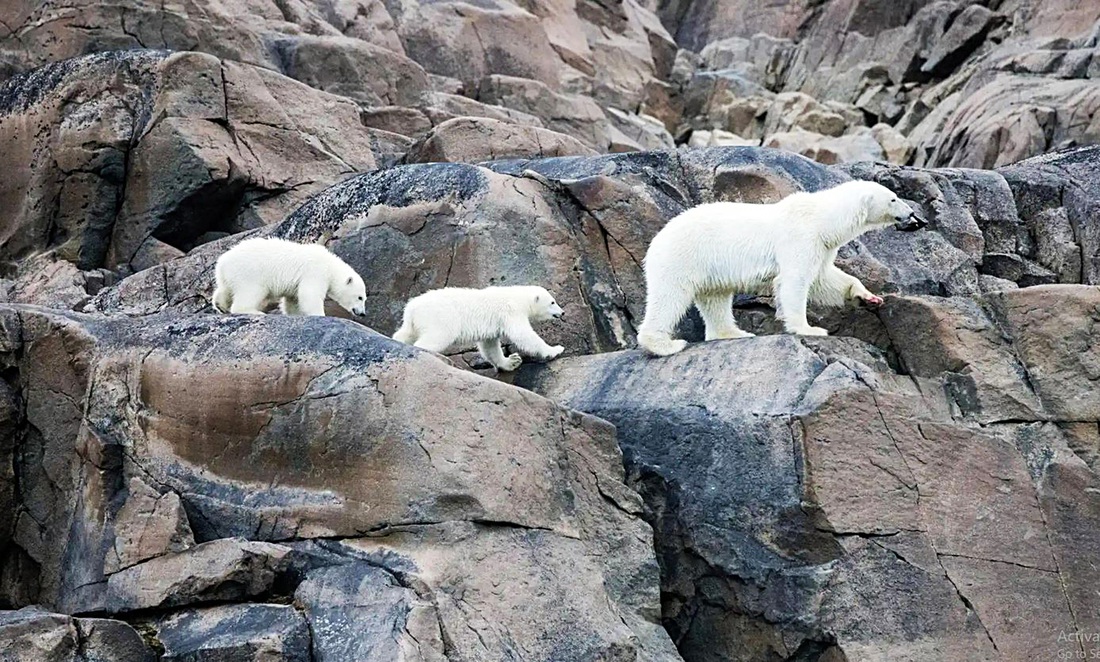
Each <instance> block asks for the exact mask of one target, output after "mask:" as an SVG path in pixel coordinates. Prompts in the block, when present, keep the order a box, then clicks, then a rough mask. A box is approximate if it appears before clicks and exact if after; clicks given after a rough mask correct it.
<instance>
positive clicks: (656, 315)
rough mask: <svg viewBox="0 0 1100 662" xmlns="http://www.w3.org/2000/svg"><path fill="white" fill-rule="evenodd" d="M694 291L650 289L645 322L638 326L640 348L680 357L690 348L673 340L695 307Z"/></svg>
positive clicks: (647, 296)
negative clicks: (677, 326) (683, 320)
mask: <svg viewBox="0 0 1100 662" xmlns="http://www.w3.org/2000/svg"><path fill="white" fill-rule="evenodd" d="M693 298H694V295H693V293H692V292H689V291H686V290H681V289H675V288H667V287H666V288H658V287H649V289H648V291H647V292H646V299H645V319H644V320H642V325H641V326H640V327H638V346H639V347H641V348H643V349H645V350H646V351H648V352H649V353H650V354H655V355H657V356H669V355H671V354H676V353H677V352H679V351H681V350H683V349H684V348H685V347H687V341H686V340H678V339H673V337H672V333H673V332H674V331H675V330H676V325H677V324H679V323H680V320H682V319H683V318H684V313H686V312H687V311H688V308H690V307H691V304H692V300H693Z"/></svg>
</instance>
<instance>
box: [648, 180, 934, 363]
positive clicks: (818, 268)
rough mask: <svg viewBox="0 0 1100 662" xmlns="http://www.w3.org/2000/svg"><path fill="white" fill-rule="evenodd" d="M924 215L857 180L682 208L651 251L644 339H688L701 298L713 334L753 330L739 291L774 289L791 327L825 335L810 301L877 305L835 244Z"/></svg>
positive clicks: (668, 343) (663, 350)
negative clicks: (809, 313)
mask: <svg viewBox="0 0 1100 662" xmlns="http://www.w3.org/2000/svg"><path fill="white" fill-rule="evenodd" d="M889 225H894V226H895V227H896V228H897V229H899V230H902V231H912V230H917V229H920V228H922V227H924V226H925V225H927V222H926V221H925V220H923V219H921V218H920V217H918V216H917V215H916V213H915V212H914V211H913V209H912V208H911V207H910V206H909V205H907V204H906V203H904V202H902V201H901V200H899V199H898V196H896V195H894V193H893V192H892V191H890V189H888V188H886V187H885V186H881V185H879V184H876V183H874V182H864V181H852V182H846V183H844V184H840V185H839V186H836V187H834V188H831V189H827V190H824V191H818V192H816V193H795V194H793V195H791V196H788V197H787V198H784V199H783V200H781V201H779V202H777V203H775V204H742V203H733V202H715V203H710V204H704V205H700V206H698V207H694V208H692V209H689V210H687V211H685V212H683V213H681V214H680V215H679V216H677V217H676V218H673V219H672V220H671V221H669V222H668V224H667V225H665V227H663V228H662V229H661V231H660V232H658V233H657V235H656V236H655V237H654V238H653V241H652V243H651V244H650V246H649V250H648V251H647V252H646V256H645V262H644V267H645V280H646V309H645V320H644V321H643V322H642V325H641V327H639V330H638V344H639V345H640V346H641V347H642V348H644V349H645V350H647V351H648V352H650V353H651V354H655V355H658V356H667V355H670V354H675V353H677V352H679V351H680V350H682V349H684V347H685V346H687V341H685V340H674V339H673V338H672V334H673V332H674V331H675V329H676V325H677V324H679V322H680V320H681V319H682V318H683V316H684V314H685V313H687V311H688V309H689V308H690V307H691V305H692V304H693V303H694V304H695V307H696V308H698V309H699V313H700V315H701V316H702V318H703V322H704V323H705V325H706V339H707V340H717V339H721V338H746V337H749V336H751V335H753V334H751V333H747V332H745V331H742V330H741V329H739V328H737V324H736V323H735V322H734V319H733V311H732V304H733V295H734V294H737V293H749V294H763V293H774V294H775V296H776V300H777V302H778V306H777V316H778V317H779V318H780V319H782V320H783V324H784V326H785V328H786V330H787V332H788V333H797V334H802V335H811V336H824V335H827V332H826V331H825V329H822V328H820V327H816V326H810V324H809V322H808V321H807V319H806V301H807V299H812V300H813V301H814V302H815V303H820V304H823V305H828V306H839V305H843V303H844V302H845V300H848V299H862V300H863V301H866V302H867V303H870V304H876V305H877V304H880V303H882V299H880V298H879V297H877V296H875V295H874V294H871V292H870V291H868V290H867V288H866V287H864V286H863V283H861V282H860V281H859V279H858V278H855V277H854V276H850V275H848V274H846V273H844V272H843V271H841V270H840V269H838V268H837V267H836V265H835V264H833V262H834V261H835V260H836V256H837V251H839V250H840V247H841V246H843V245H844V244H846V243H848V242H849V241H851V240H852V239H855V238H856V237H858V236H859V235H861V234H863V233H864V232H867V231H868V230H874V229H876V228H883V227H886V226H889Z"/></svg>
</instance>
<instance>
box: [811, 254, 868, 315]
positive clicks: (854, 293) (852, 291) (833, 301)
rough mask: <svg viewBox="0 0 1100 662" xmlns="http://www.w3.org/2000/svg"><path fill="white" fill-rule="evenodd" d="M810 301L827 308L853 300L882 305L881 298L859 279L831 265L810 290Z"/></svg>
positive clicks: (824, 270)
mask: <svg viewBox="0 0 1100 662" xmlns="http://www.w3.org/2000/svg"><path fill="white" fill-rule="evenodd" d="M810 299H811V300H812V301H814V302H815V303H819V304H822V305H826V306H842V305H844V302H845V301H848V300H852V299H855V300H858V301H863V302H866V303H868V304H870V305H873V306H878V305H881V304H882V298H881V297H878V296H875V295H874V294H872V293H871V291H870V290H868V289H867V288H866V287H864V285H863V283H862V282H860V280H859V279H858V278H856V277H855V276H852V275H851V274H846V273H844V272H843V271H841V270H840V269H839V268H838V267H837V266H836V265H835V264H829V265H828V266H826V267H825V269H823V270H822V272H821V275H820V276H819V277H818V279H817V281H816V282H815V283H814V284H813V286H812V287H811V288H810Z"/></svg>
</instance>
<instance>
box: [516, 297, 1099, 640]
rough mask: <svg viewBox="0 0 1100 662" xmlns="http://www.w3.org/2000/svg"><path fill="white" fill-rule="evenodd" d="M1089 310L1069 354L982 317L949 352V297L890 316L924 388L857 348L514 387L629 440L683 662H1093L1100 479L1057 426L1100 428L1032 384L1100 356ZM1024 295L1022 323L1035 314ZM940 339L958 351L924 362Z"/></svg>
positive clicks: (544, 377)
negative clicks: (1065, 633) (1083, 658)
mask: <svg viewBox="0 0 1100 662" xmlns="http://www.w3.org/2000/svg"><path fill="white" fill-rule="evenodd" d="M1093 290H1094V288H1085V287H1081V286H1077V287H1067V288H1065V289H1062V290H1058V291H1050V292H1048V293H1047V294H1046V296H1047V297H1054V296H1058V298H1059V300H1060V301H1062V302H1067V301H1068V302H1072V303H1071V304H1070V305H1068V306H1067V305H1065V304H1063V305H1062V306H1060V307H1059V310H1060V311H1061V310H1065V311H1066V318H1065V322H1064V323H1060V324H1064V325H1065V326H1057V325H1055V327H1057V328H1063V329H1064V328H1068V327H1070V326H1072V327H1074V328H1076V329H1083V330H1081V331H1078V332H1077V334H1075V335H1073V336H1071V337H1070V338H1068V339H1066V340H1065V341H1062V340H1060V339H1059V335H1058V330H1057V328H1055V327H1052V326H1051V325H1052V324H1054V322H1052V321H1049V320H1047V319H1046V318H1045V317H1042V318H1039V319H1038V320H1035V321H1029V323H1028V325H1027V326H1024V327H1022V328H1021V329H1019V330H1018V331H1015V332H1013V335H1012V336H1011V337H1010V338H1009V339H1008V340H1005V339H1003V338H1001V337H999V336H998V334H996V333H995V332H990V331H991V329H990V327H992V324H991V323H990V322H989V321H988V320H986V319H985V318H984V316H982V315H981V313H980V312H979V311H976V310H972V311H968V312H966V314H969V315H971V316H972V317H979V318H981V319H982V320H983V323H984V324H985V325H986V327H985V329H986V330H982V329H981V328H979V327H978V326H977V325H976V324H975V323H974V322H968V321H967V320H966V319H965V318H964V317H962V316H961V315H958V314H957V315H956V319H958V320H959V322H956V323H955V326H956V329H960V331H959V332H957V333H955V334H952V333H951V329H946V330H944V329H943V327H944V315H943V314H940V313H937V311H938V309H939V306H940V304H939V303H938V302H937V300H936V299H933V298H927V299H926V298H917V299H911V300H907V301H911V303H908V304H906V305H904V306H903V307H901V308H899V309H898V310H896V311H894V309H895V307H898V306H901V305H902V304H901V303H900V302H898V301H896V300H891V301H888V303H887V307H886V311H885V313H884V314H893V315H895V316H897V317H898V322H899V324H898V325H897V326H895V325H893V324H891V325H890V326H889V328H890V330H891V332H892V333H893V332H894V331H895V330H896V329H897V328H900V327H901V326H902V325H904V327H905V328H906V329H907V331H906V332H905V333H906V334H907V335H899V336H898V338H897V340H896V342H897V348H898V351H899V353H900V354H902V356H903V358H904V362H905V365H906V366H912V367H913V368H914V373H913V374H912V375H901V374H897V373H896V372H895V371H894V370H892V369H891V368H890V363H889V361H887V360H886V357H885V356H884V355H883V354H882V353H881V352H880V351H879V350H877V349H876V348H874V347H871V346H868V345H864V344H862V343H860V342H858V341H854V340H852V339H849V338H835V339H833V338H827V339H821V340H811V339H797V338H794V337H791V336H772V337H758V338H752V339H745V340H734V341H719V342H711V343H704V344H702V345H699V346H692V347H689V348H688V349H687V350H686V351H684V352H683V353H681V354H679V355H676V356H674V357H670V358H666V359H654V358H649V357H646V356H644V355H643V354H641V353H640V352H624V353H612V354H603V355H599V356H586V357H577V358H565V359H559V360H558V361H555V362H553V363H551V364H548V365H547V366H539V367H527V368H524V369H522V372H521V374H520V375H519V377H518V378H517V383H519V384H521V385H524V386H527V387H530V388H532V389H534V390H535V391H537V392H539V393H542V394H545V395H547V396H549V397H551V398H553V399H556V400H559V401H560V402H562V403H564V404H567V405H569V406H571V407H574V408H577V409H580V410H581V411H585V412H588V413H591V414H594V415H597V416H600V417H603V418H606V419H608V420H609V421H611V422H612V423H614V424H615V425H616V428H617V430H618V434H619V443H620V444H621V446H622V447H623V452H624V459H625V460H626V464H627V473H628V477H629V482H630V484H631V485H633V486H634V487H635V488H636V489H637V490H639V492H640V493H641V494H642V495H643V498H644V499H645V502H646V506H647V509H646V513H647V517H649V518H650V521H651V522H652V523H653V525H654V529H655V532H656V542H657V549H658V556H659V558H660V560H661V566H662V588H663V604H664V612H663V614H664V619H665V625H666V627H667V628H668V630H669V632H670V634H671V635H672V636H673V638H674V640H676V641H677V644H678V646H679V648H680V652H681V654H682V655H683V656H684V659H685V660H692V661H696V660H698V661H711V660H714V661H717V660H731V659H733V660H766V659H846V660H881V659H890V660H914V661H916V660H928V659H949V658H955V657H969V658H977V659H1013V660H1029V659H1043V658H1047V657H1049V658H1054V657H1057V656H1060V655H1074V654H1076V651H1080V650H1081V644H1080V642H1079V641H1077V640H1072V639H1065V638H1061V639H1060V638H1059V636H1058V632H1059V629H1060V628H1061V629H1064V628H1067V627H1068V628H1070V629H1071V630H1072V631H1083V632H1091V631H1092V630H1093V629H1095V628H1096V627H1097V626H1098V623H1097V620H1096V617H1095V615H1096V613H1097V611H1096V596H1095V595H1092V594H1089V593H1088V592H1087V591H1082V590H1080V589H1079V587H1078V583H1079V582H1082V581H1084V582H1085V583H1087V580H1085V579H1084V577H1085V576H1086V575H1087V574H1088V572H1089V571H1088V570H1086V568H1087V567H1088V566H1089V565H1090V564H1093V563H1095V562H1096V552H1095V550H1096V547H1095V543H1094V542H1092V541H1093V540H1094V539H1095V538H1096V531H1097V530H1098V524H1100V498H1098V496H1097V495H1098V492H1097V491H1096V487H1097V486H1098V485H1100V478H1098V476H1097V474H1096V473H1095V472H1094V471H1093V470H1091V469H1090V468H1089V467H1088V465H1087V464H1086V462H1085V461H1084V460H1083V459H1082V458H1081V457H1078V456H1077V455H1076V454H1075V453H1074V452H1073V450H1071V447H1070V446H1069V444H1068V442H1067V439H1066V436H1065V435H1063V434H1062V433H1061V431H1060V429H1059V428H1058V427H1056V426H1055V425H1052V424H1051V423H1049V422H1048V421H1051V420H1055V421H1069V420H1076V419H1077V417H1079V416H1094V414H1092V413H1087V412H1086V411H1084V410H1081V409H1080V407H1081V406H1085V403H1082V404H1081V405H1075V406H1078V407H1079V408H1078V409H1065V408H1066V407H1068V406H1069V405H1068V404H1063V402H1064V401H1063V400H1061V399H1059V398H1064V397H1067V396H1070V394H1071V393H1074V392H1076V391H1079V390H1080V389H1079V388H1077V387H1075V386H1074V385H1072V384H1071V385H1068V386H1067V387H1066V388H1065V389H1064V390H1063V389H1062V388H1061V387H1060V385H1059V386H1052V387H1050V388H1051V389H1055V390H1054V391H1053V392H1052V393H1051V394H1049V395H1047V396H1046V397H1044V396H1042V395H1041V393H1042V391H1041V388H1040V387H1038V386H1036V391H1038V394H1037V393H1036V392H1035V391H1032V390H1031V388H1032V387H1031V384H1032V383H1034V382H1029V381H1028V380H1027V378H1026V376H1025V374H1026V373H1027V372H1029V371H1031V370H1040V369H1042V368H1045V369H1046V370H1048V371H1050V372H1051V373H1054V374H1056V371H1061V370H1071V369H1072V367H1071V366H1072V365H1075V364H1073V363H1072V361H1073V358H1072V356H1071V355H1072V354H1073V352H1074V351H1075V349H1076V350H1077V351H1079V350H1080V346H1081V343H1082V340H1083V339H1084V338H1085V337H1089V338H1091V339H1092V341H1095V340H1096V338H1095V335H1096V334H1095V332H1094V331H1093V328H1094V326H1093V324H1092V320H1091V316H1092V315H1094V311H1092V309H1091V308H1090V306H1089V304H1088V303H1087V302H1088V301H1091V299H1092V298H1094V292H1093ZM1028 291H1029V290H1021V291H1020V292H1021V293H1025V292H1028ZM1014 295H1015V293H1014V292H1008V293H1004V294H1003V298H1004V300H1005V302H1006V303H1005V304H1003V305H1002V306H1001V307H1002V309H1005V310H1009V311H1010V312H1007V313H1006V315H1007V316H1009V317H1013V318H1015V317H1016V316H1018V315H1020V314H1021V313H1022V311H1023V310H1031V311H1034V310H1035V309H1036V308H1035V307H1028V302H1030V303H1032V304H1033V306H1034V305H1035V304H1038V299H1035V298H1034V297H1030V298H1029V297H1027V296H1024V295H1021V296H1020V297H1019V298H1018V299H1015V298H1014ZM998 296H1002V295H998ZM1016 300H1018V301H1019V303H1018V304H1016V305H1015V308H1010V305H1011V304H1008V303H1007V302H1009V301H1016ZM1078 302H1080V305H1079V304H1078ZM1048 303H1049V302H1048ZM1039 309H1041V310H1046V309H1048V308H1047V307H1045V306H1043V307H1040V308H1039ZM948 310H950V309H948ZM1013 310H1019V311H1021V312H1020V313H1015V312H1011V311H1013ZM1032 314H1033V313H1032ZM1029 320H1030V318H1029ZM945 331H946V332H945ZM924 334H928V336H929V338H930V340H929V341H927V342H930V343H938V344H939V346H938V347H930V346H927V345H926V346H925V347H924V348H922V347H921V346H920V345H916V346H913V347H910V344H911V343H912V341H913V340H914V339H920V338H923V337H925V336H924ZM975 340H979V341H980V343H982V344H978V343H976V342H975ZM983 346H986V347H988V348H987V349H984V350H983V349H981V348H982V347H983ZM1028 348H1034V351H1032V352H1028V351H1027V349H1028ZM922 349H924V350H925V353H924V354H923V355H922V353H921V350H922ZM937 351H941V352H952V353H954V355H955V356H956V357H958V358H954V359H950V360H945V361H943V362H942V363H940V364H938V365H937V364H936V363H935V361H936V359H935V358H934V356H935V352H937ZM910 352H911V353H910ZM929 354H931V355H932V356H931V357H929V356H928V355H929ZM1016 356H1019V357H1020V359H1019V360H1020V361H1022V368H1021V369H1020V370H1019V373H1018V374H1015V375H1014V376H1015V381H1014V382H1011V383H1010V380H1009V376H1010V375H1012V372H1011V370H1006V369H1005V366H1006V365H1011V363H1009V362H1011V361H1014V360H1015V357H1016ZM1087 360H1088V359H1087V358H1083V359H1078V361H1085V362H1087ZM963 361H965V362H966V365H963V366H961V367H960V364H961V363H962V362H963ZM1046 366H1050V367H1046ZM987 370H990V373H989V376H988V377H987V376H985V374H986V371H987ZM967 374H970V375H973V376H974V378H973V379H971V380H970V393H969V395H971V396H972V397H970V398H967V397H965V395H967V394H966V393H964V392H963V391H965V389H964V388H962V386H963V385H964V381H963V380H965V378H966V377H967ZM1086 374H1087V373H1086ZM1082 379H1084V377H1082ZM952 385H954V388H945V386H952ZM975 393H976V394H977V397H973V396H974V394H975ZM1040 400H1041V401H1042V402H1041V403H1040ZM1048 401H1050V402H1053V403H1055V404H1056V405H1057V406H1058V407H1062V408H1063V409H1064V411H1059V410H1058V409H1057V408H1051V407H1048V406H1047V405H1046V403H1047V402H1048ZM1021 405H1026V406H1021ZM994 412H995V413H996V414H998V415H996V416H991V415H990V414H993V413H994ZM1083 614H1087V616H1082V615H1083Z"/></svg>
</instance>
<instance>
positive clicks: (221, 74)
mask: <svg viewBox="0 0 1100 662" xmlns="http://www.w3.org/2000/svg"><path fill="white" fill-rule="evenodd" d="M112 81H117V83H116V82H112ZM0 96H3V97H4V99H5V100H6V102H5V104H4V105H3V106H2V107H0V136H5V135H10V137H11V140H10V141H9V142H8V144H9V146H10V147H9V154H10V155H11V157H12V158H13V159H15V160H16V161H17V162H19V163H20V164H23V165H22V166H21V167H20V168H19V169H17V170H16V171H14V172H13V173H12V174H11V176H9V177H8V178H6V179H5V183H4V184H2V185H0V202H2V203H3V204H4V205H5V207H6V208H10V209H15V210H18V211H17V212H16V213H14V214H12V215H9V216H8V217H7V218H6V222H5V224H4V226H3V229H2V233H3V235H4V236H5V237H6V238H7V241H6V242H5V248H4V251H3V252H2V257H5V258H8V259H11V258H18V257H22V256H24V255H26V254H28V253H29V252H31V251H34V250H39V249H54V250H55V251H56V253H57V255H58V256H59V257H61V258H63V259H66V260H69V261H72V262H74V263H75V264H77V266H79V267H81V268H82V269H92V268H96V267H99V266H110V267H115V268H117V267H124V266H127V265H129V263H130V261H131V260H136V263H137V264H136V266H138V267H146V266H150V265H152V264H156V263H159V262H161V261H163V260H165V259H166V258H167V257H169V255H168V254H166V251H167V253H171V252H172V251H175V250H187V249H190V248H191V247H192V246H193V245H194V242H195V241H196V239H197V238H198V237H199V236H200V235H202V234H204V233H205V232H207V231H210V230H230V231H238V230H241V229H245V228H249V227H256V226H259V225H261V224H263V223H264V222H269V221H271V220H273V219H274V218H279V217H281V216H282V214H283V213H284V212H285V211H286V210H287V208H288V206H293V205H295V204H297V203H298V202H299V201H300V200H302V199H304V197H305V196H307V195H308V194H309V192H311V191H312V190H315V189H316V188H319V187H321V186H324V185H325V184H326V183H331V182H333V181H335V180H336V179H339V178H340V177H342V176H343V175H345V174H346V173H350V172H352V171H353V170H355V169H357V168H358V169H370V168H372V167H373V166H374V163H375V159H374V155H373V153H372V151H371V135H370V133H369V132H368V131H366V130H365V129H364V128H363V127H362V125H361V124H360V122H359V112H358V109H357V107H356V106H355V105H354V104H353V103H351V102H348V101H343V100H340V99H339V98H338V97H334V96H330V95H325V94H323V93H320V92H317V91H315V90H312V89H310V88H308V87H306V86H304V85H302V84H300V83H295V82H293V81H291V80H289V79H287V78H284V77H282V76H279V75H278V74H275V73H273V72H270V71H266V70H262V69H256V68H251V67H247V66H244V65H239V64H232V63H229V64H225V65H223V64H222V63H221V62H219V61H218V60H217V59H215V58H213V57H210V56H207V55H199V54H195V53H177V54H172V55H165V54H163V53H151V52H141V51H138V52H132V53H125V54H118V53H109V54H103V55H95V56H89V57H86V58H81V59H77V60H71V61H66V62H62V63H58V64H55V65H51V66H50V67H48V68H47V69H44V70H41V71H39V72H37V73H35V74H33V75H30V76H28V77H23V78H17V79H13V80H11V81H9V82H8V83H7V84H6V85H5V87H4V91H3V92H0ZM72 99H78V100H80V101H78V102H73V101H72ZM276 99H277V100H276ZM74 103H75V105H74ZM28 126H40V127H41V130H37V129H36V130H29V129H28V128H27V127H28ZM47 155H52V156H51V158H46V156H47ZM50 228H54V229H53V230H50ZM150 237H152V238H153V239H154V240H155V241H156V242H160V243H155V242H154V243H146V242H147V241H148V240H149V239H150ZM165 244H166V245H167V246H165ZM174 254H176V255H178V253H174Z"/></svg>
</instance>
